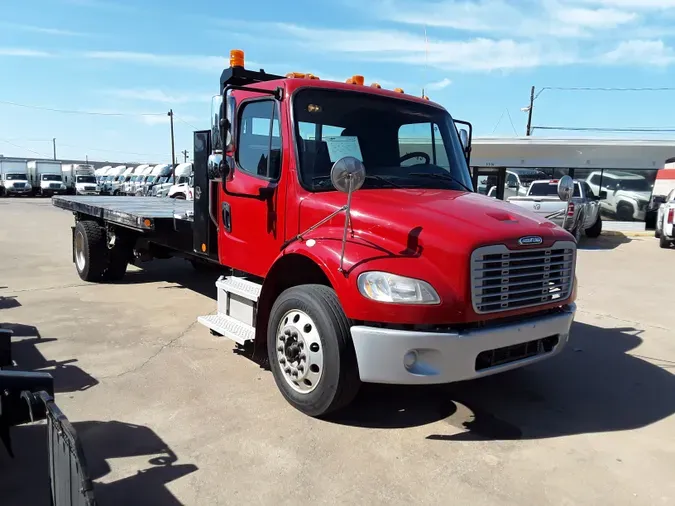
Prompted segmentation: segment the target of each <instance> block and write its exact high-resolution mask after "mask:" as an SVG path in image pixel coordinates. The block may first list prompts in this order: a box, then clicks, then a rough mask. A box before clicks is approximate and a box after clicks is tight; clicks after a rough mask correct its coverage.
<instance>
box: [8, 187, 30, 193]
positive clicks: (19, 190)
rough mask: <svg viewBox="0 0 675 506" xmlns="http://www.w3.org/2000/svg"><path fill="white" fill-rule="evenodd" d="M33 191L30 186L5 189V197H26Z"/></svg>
mask: <svg viewBox="0 0 675 506" xmlns="http://www.w3.org/2000/svg"><path fill="white" fill-rule="evenodd" d="M32 191H33V188H31V187H30V186H27V187H25V188H14V187H11V188H5V193H7V195H28V194H30V193H31V192H32Z"/></svg>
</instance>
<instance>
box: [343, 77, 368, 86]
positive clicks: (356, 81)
mask: <svg viewBox="0 0 675 506" xmlns="http://www.w3.org/2000/svg"><path fill="white" fill-rule="evenodd" d="M364 81H365V79H364V78H363V76H358V75H357V76H352V77H350V78H349V79H347V84H356V85H358V86H363V82H364Z"/></svg>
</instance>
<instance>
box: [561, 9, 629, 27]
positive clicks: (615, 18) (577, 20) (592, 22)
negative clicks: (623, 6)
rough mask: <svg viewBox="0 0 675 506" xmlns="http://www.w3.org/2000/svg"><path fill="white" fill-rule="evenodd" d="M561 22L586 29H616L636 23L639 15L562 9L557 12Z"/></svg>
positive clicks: (609, 10) (596, 10) (609, 11)
mask: <svg viewBox="0 0 675 506" xmlns="http://www.w3.org/2000/svg"><path fill="white" fill-rule="evenodd" d="M555 16H556V18H557V19H558V20H559V21H562V22H563V23H565V24H567V25H570V26H578V27H586V28H616V27H617V26H619V25H623V24H625V23H629V22H631V21H635V20H636V19H637V17H638V15H637V14H636V13H634V12H626V11H621V10H617V9H584V8H580V7H568V8H562V9H559V10H557V11H556V12H555Z"/></svg>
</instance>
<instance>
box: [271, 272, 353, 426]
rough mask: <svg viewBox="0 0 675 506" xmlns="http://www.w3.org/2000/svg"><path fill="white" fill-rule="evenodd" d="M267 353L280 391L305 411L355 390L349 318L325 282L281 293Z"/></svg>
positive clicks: (342, 400) (338, 402) (341, 401)
mask: <svg viewBox="0 0 675 506" xmlns="http://www.w3.org/2000/svg"><path fill="white" fill-rule="evenodd" d="M267 353H268V357H269V361H270V368H271V369H272V374H273V375H274V380H275V381H276V384H277V387H278V388H279V390H280V391H281V393H282V395H283V396H284V398H285V399H286V400H287V401H288V402H289V403H290V404H291V405H292V406H293V407H294V408H296V409H298V410H299V411H301V412H303V413H305V414H307V415H309V416H323V415H327V414H329V413H331V412H335V411H337V410H339V409H341V408H344V407H345V406H347V405H348V404H349V403H350V402H351V401H352V400H353V399H354V397H356V394H357V393H358V391H359V387H360V385H361V381H360V378H359V371H358V365H357V362H356V353H355V351H354V346H353V344H352V340H351V333H350V331H349V321H348V320H347V317H346V316H345V314H344V311H343V310H342V307H341V306H340V302H339V300H338V298H337V295H336V294H335V292H334V291H333V290H332V289H331V288H329V287H327V286H323V285H300V286H296V287H293V288H289V289H288V290H286V291H284V292H283V293H282V294H281V295H280V296H279V298H278V299H277V300H276V302H275V303H274V306H273V307H272V311H271V313H270V318H269V325H268V328H267Z"/></svg>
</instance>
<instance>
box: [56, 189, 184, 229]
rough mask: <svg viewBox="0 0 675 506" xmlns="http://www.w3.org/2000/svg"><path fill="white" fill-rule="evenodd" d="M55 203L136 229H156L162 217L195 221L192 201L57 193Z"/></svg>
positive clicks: (164, 218) (63, 207)
mask: <svg viewBox="0 0 675 506" xmlns="http://www.w3.org/2000/svg"><path fill="white" fill-rule="evenodd" d="M52 204H53V205H54V206H56V207H59V208H61V209H66V210H68V211H73V212H76V213H81V214H85V215H87V216H93V217H95V218H98V219H101V220H104V221H108V222H110V223H115V224H117V225H121V226H124V227H130V228H133V229H136V230H152V229H154V228H155V222H156V221H158V220H161V221H164V220H175V219H180V220H184V221H192V219H193V211H194V203H193V202H192V201H188V200H181V199H171V198H157V197H100V196H96V197H88V196H54V197H52ZM148 220H149V221H148ZM148 223H149V225H148Z"/></svg>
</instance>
